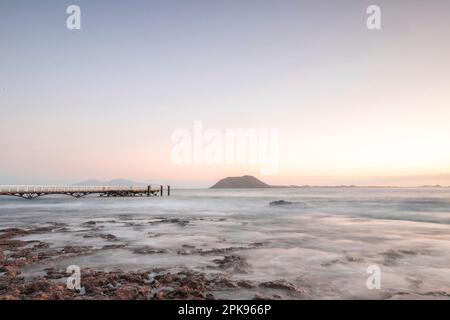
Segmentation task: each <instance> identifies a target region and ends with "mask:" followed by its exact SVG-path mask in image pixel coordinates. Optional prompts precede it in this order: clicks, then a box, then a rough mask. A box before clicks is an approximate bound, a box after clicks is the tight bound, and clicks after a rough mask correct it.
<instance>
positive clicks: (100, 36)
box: [0, 0, 450, 187]
mask: <svg viewBox="0 0 450 320" xmlns="http://www.w3.org/2000/svg"><path fill="white" fill-rule="evenodd" d="M72 4H76V5H78V6H79V7H80V8H81V30H69V29H68V28H67V27H66V19H67V18H68V16H69V15H68V14H67V13H66V8H67V7H68V6H69V5H72ZM372 4H376V5H378V6H379V7H380V8H381V22H382V28H381V30H369V29H368V28H367V26H366V20H367V17H368V14H367V13H366V9H367V7H368V6H369V5H372ZM449 32H450V2H449V1H447V0H430V1H420V0H408V1H406V0H403V1H402V0H396V1H393V0H389V1H387V0H371V1H364V0H360V1H351V0H342V1H335V0H316V1H312V0H311V1H300V0H283V1H279V0H276V1H275V0H239V1H237V0H161V1H138V0H129V1H113V0H108V1H106V0H89V1H87V0H77V1H62V0H58V1H56V0H55V1H50V0H42V1H39V2H38V1H23V0H2V1H1V2H0V184H35V183H52V184H54V183H58V184H59V183H71V182H77V181H79V180H85V179H88V178H96V179H103V180H107V179H114V178H127V179H132V180H136V181H148V182H155V183H171V184H173V185H175V186H192V187H196V186H208V185H210V184H212V183H214V182H215V181H216V180H218V179H220V178H223V177H225V176H236V175H243V174H252V175H255V176H258V177H260V178H261V179H262V180H264V181H266V182H268V183H272V184H364V185H380V184H382V185H386V184H389V185H422V184H444V185H450V175H449V174H450V147H449V144H450V125H449V120H450V90H449V89H450V77H449V74H450V59H448V57H449V56H450V40H449ZM195 122H201V123H202V125H203V127H204V128H211V129H215V130H218V131H219V132H225V130H227V129H230V128H238V129H249V128H253V129H274V130H278V132H279V148H278V149H277V151H276V153H277V154H276V155H275V156H276V158H277V159H278V160H277V161H278V162H279V163H278V170H277V172H276V173H273V174H270V175H267V176H266V175H261V172H260V170H259V169H260V166H258V165H257V164H256V165H255V164H251V163H250V164H245V163H244V164H236V163H235V164H228V163H227V164H223V163H215V164H205V163H202V164H198V163H197V164H196V163H187V164H181V165H180V164H178V163H175V162H174V161H173V148H174V145H175V143H174V141H173V140H172V138H173V134H174V132H176V130H179V129H185V130H188V131H190V132H192V131H193V126H194V123H195Z"/></svg>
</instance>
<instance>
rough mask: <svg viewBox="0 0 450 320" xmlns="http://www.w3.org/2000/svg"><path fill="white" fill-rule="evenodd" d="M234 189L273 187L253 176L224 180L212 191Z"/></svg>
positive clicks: (213, 187) (214, 186)
mask: <svg viewBox="0 0 450 320" xmlns="http://www.w3.org/2000/svg"><path fill="white" fill-rule="evenodd" d="M232 188H271V186H270V185H268V184H267V183H264V182H262V181H261V180H259V179H257V178H255V177H253V176H242V177H228V178H224V179H222V180H220V181H219V182H217V183H216V184H215V185H213V186H212V187H211V189H232Z"/></svg>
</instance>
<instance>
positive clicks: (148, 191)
mask: <svg viewBox="0 0 450 320" xmlns="http://www.w3.org/2000/svg"><path fill="white" fill-rule="evenodd" d="M151 189H152V186H147V197H150V193H151Z"/></svg>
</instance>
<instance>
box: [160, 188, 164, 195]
mask: <svg viewBox="0 0 450 320" xmlns="http://www.w3.org/2000/svg"><path fill="white" fill-rule="evenodd" d="M163 188H164V187H163V186H161V191H160V193H161V197H162V196H163Z"/></svg>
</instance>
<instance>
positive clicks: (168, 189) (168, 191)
mask: <svg viewBox="0 0 450 320" xmlns="http://www.w3.org/2000/svg"><path fill="white" fill-rule="evenodd" d="M167 196H168V197H169V196H170V186H167Z"/></svg>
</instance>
